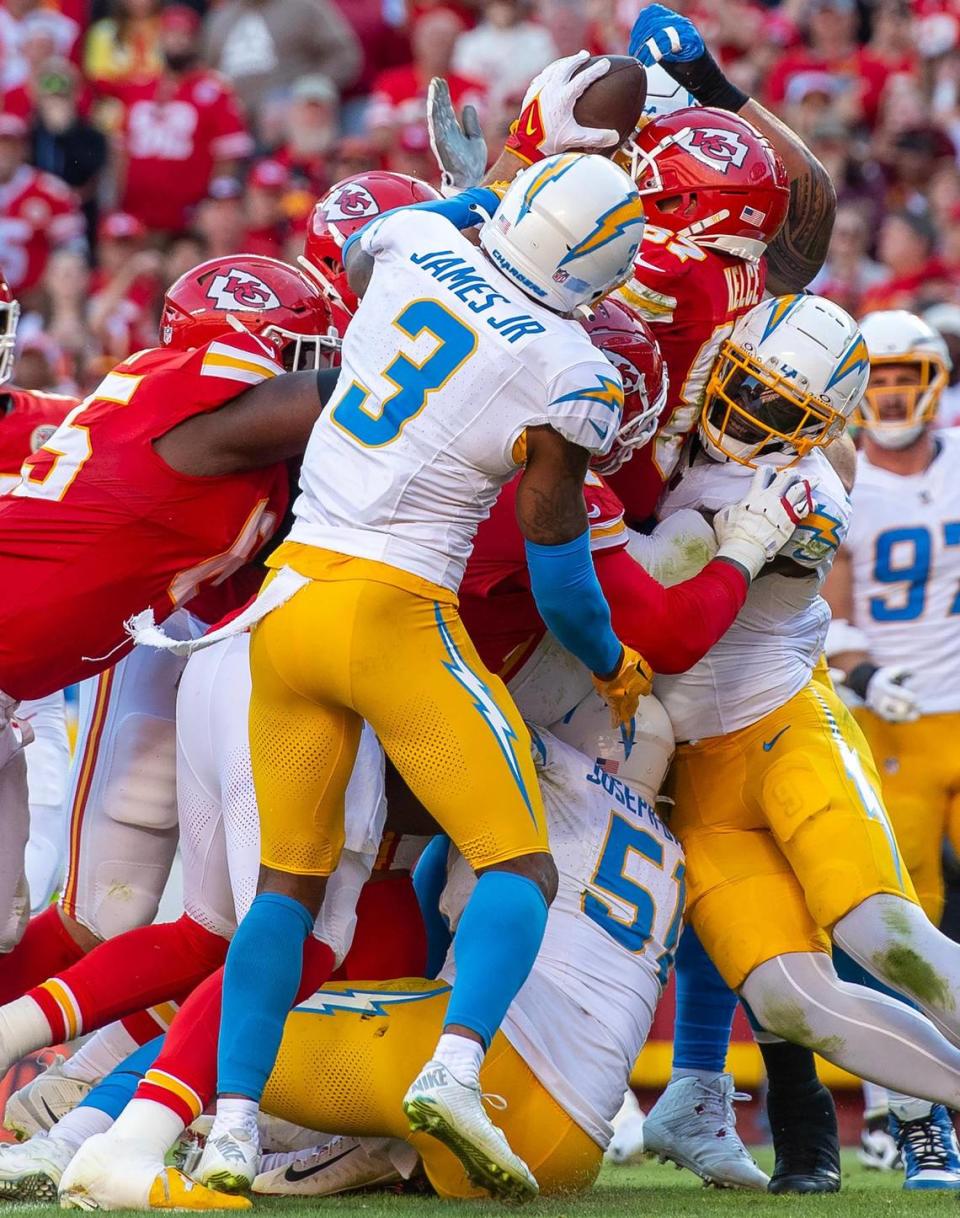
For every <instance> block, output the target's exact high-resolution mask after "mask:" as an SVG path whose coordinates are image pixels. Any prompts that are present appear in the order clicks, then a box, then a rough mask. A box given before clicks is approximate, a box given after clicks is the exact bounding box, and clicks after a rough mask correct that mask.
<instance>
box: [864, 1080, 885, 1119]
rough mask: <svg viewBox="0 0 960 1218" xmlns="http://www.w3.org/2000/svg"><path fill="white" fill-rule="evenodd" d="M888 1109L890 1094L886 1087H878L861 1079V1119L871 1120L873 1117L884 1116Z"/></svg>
mask: <svg viewBox="0 0 960 1218" xmlns="http://www.w3.org/2000/svg"><path fill="white" fill-rule="evenodd" d="M889 1111H890V1094H889V1092H888V1091H887V1089H886V1087H878V1086H877V1084H876V1083H868V1082H867V1080H866V1079H864V1080H863V1119H864V1120H865V1121H871V1120H873V1118H874V1117H880V1116H886V1114H887V1113H888V1112H889Z"/></svg>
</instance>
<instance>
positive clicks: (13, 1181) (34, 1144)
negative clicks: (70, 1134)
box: [0, 1133, 74, 1201]
mask: <svg viewBox="0 0 960 1218" xmlns="http://www.w3.org/2000/svg"><path fill="white" fill-rule="evenodd" d="M73 1154H74V1151H73V1147H72V1146H67V1145H65V1144H64V1143H63V1142H61V1141H60V1139H59V1138H56V1137H51V1135H50V1134H48V1133H37V1134H34V1136H33V1137H32V1138H30V1139H29V1141H27V1142H24V1143H23V1144H22V1145H19V1146H16V1145H15V1146H2V1147H0V1200H2V1201H56V1199H57V1186H58V1185H59V1183H60V1177H61V1176H62V1175H63V1172H64V1169H65V1168H66V1166H67V1164H68V1163H69V1162H70V1160H71V1159H72V1158H73Z"/></svg>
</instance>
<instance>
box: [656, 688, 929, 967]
mask: <svg viewBox="0 0 960 1218" xmlns="http://www.w3.org/2000/svg"><path fill="white" fill-rule="evenodd" d="M668 791H669V794H670V795H671V796H672V798H673V799H674V801H675V807H674V809H673V812H672V814H671V816H670V822H669V823H670V828H671V829H672V830H673V831H674V832H675V833H676V834H677V836H678V838H679V839H680V841H681V843H682V845H683V849H684V852H685V854H686V861H687V917H688V918H689V919H690V921H691V922H692V923H693V925H694V927H695V928H696V931H697V934H698V935H699V936H700V939H701V941H702V943H703V945H704V947H705V948H706V950H707V952H708V953H709V955H710V956H711V958H712V959H713V961H714V963H715V964H716V966H717V968H718V969H719V971H720V972H721V974H722V975H723V978H724V980H725V981H726V982H727V984H728V985H729V986H731V987H732V988H733V989H739V988H740V986H741V985H742V983H743V981H744V979H745V978H746V977H747V976H749V974H750V973H751V972H752V971H753V970H754V969H755V968H756V967H757V966H758V965H760V964H762V963H763V962H764V961H765V960H770V959H772V958H773V957H775V956H779V955H783V954H784V953H787V952H810V951H823V952H827V951H829V950H830V942H829V939H828V937H827V935H826V934H825V933H824V930H823V929H822V928H824V927H826V928H828V929H829V928H831V927H832V926H833V925H834V924H835V923H836V922H838V921H839V920H840V918H842V917H843V916H844V914H846V913H849V912H850V910H851V909H853V908H855V907H856V906H857V905H859V904H860V903H861V901H864V900H866V898H867V897H869V896H872V895H874V894H875V893H879V892H892V893H897V894H899V895H902V896H906V897H907V898H908V899H910V900H914V901H915V900H916V894H915V892H914V889H913V885H912V883H911V881H910V875H909V873H908V871H907V868H906V865H905V863H904V862H903V860H902V858H901V857H900V852H899V849H898V847H897V843H896V839H895V837H894V835H893V830H892V829H891V827H890V824H889V822H888V820H887V817H886V814H885V812H884V808H883V803H882V801H881V797H880V780H879V777H878V775H877V772H876V769H875V767H874V764H873V759H872V757H871V755H870V750H869V749H868V747H867V744H866V741H865V740H864V738H863V735H862V733H861V732H860V729H859V728H858V727H857V725H856V723H855V722H854V721H853V719H852V718H851V716H850V714H849V713H848V712H847V710H846V708H845V707H844V705H843V703H842V702H841V701H840V699H839V698H838V697H837V696H836V694H835V693H834V692H833V691H832V689H831V688H829V686H828V685H827V684H825V683H824V682H822V681H819V680H816V679H814V680H813V681H811V683H810V684H809V685H808V686H807V687H806V688H805V689H803V690H801V691H800V693H798V694H797V695H796V696H795V697H793V698H791V699H790V701H789V702H787V703H785V705H783V706H782V707H780V708H779V709H778V710H776V711H773V712H772V713H771V714H769V715H766V716H765V717H764V718H763V719H761V720H759V721H758V722H757V723H754V724H752V725H751V726H750V727H746V728H743V729H742V730H740V731H737V732H731V733H730V734H729V735H726V736H714V737H712V738H711V739H708V740H701V741H699V742H697V743H696V744H684V745H681V746H680V747H679V748H678V749H677V754H676V758H675V760H674V763H673V768H672V770H671V773H670V778H669V786H668Z"/></svg>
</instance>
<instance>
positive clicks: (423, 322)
mask: <svg viewBox="0 0 960 1218" xmlns="http://www.w3.org/2000/svg"><path fill="white" fill-rule="evenodd" d="M393 325H395V326H396V327H397V329H398V330H400V331H401V332H402V333H403V334H405V335H406V336H407V338H412V339H417V338H419V337H420V335H421V334H423V333H424V331H426V332H427V333H429V334H430V335H432V336H433V338H435V339H436V341H437V345H436V347H435V348H434V349H433V351H431V353H430V354H429V355H428V356H427V358H426V359H425V360H424V361H423V363H422V364H417V363H415V362H414V361H413V360H412V359H410V357H409V356H407V355H404V354H403V353H402V352H401V353H400V354H399V355H397V357H396V358H395V359H394V360H393V361H392V362H391V363H390V364H388V365H387V367H386V368H384V370H383V376H384V377H385V378H386V380H388V381H389V382H390V383H391V384H392V385H396V387H397V389H396V393H392V394H390V396H389V397H387V398H384V400H383V401H382V402H380V403H376V405H377V406H378V409H376V410H371V409H370V408H369V407H368V401H369V399H370V396H371V391H370V390H369V389H367V387H366V386H365V385H361V384H360V382H359V381H354V382H353V384H352V385H351V386H350V388H349V389H348V390H347V392H346V393H345V394H344V395H343V397H342V398H341V399H340V401H339V402H337V404H336V406H334V408H333V410H332V412H331V418H332V419H333V421H334V423H336V425H337V426H338V427H339V428H340V429H341V430H342V431H345V432H346V433H347V435H350V436H353V438H354V439H355V440H358V441H359V442H360V443H361V444H362V445H364V447H365V448H383V447H384V445H386V444H392V443H393V441H394V440H396V439H397V437H398V436H399V435H400V433H401V431H403V429H404V427H405V426H406V424H407V423H409V422H410V420H411V419H414V418H416V416H417V415H418V414H419V413H420V411H421V410H423V408H424V406H426V404H427V399H428V398H429V396H430V394H431V393H435V392H436V391H437V390H438V389H442V388H443V386H444V385H445V384H446V383H447V381H449V380H450V378H451V377H452V376H453V375H454V373H456V372H458V371H459V370H460V368H462V367H463V365H464V364H465V363H466V362H467V360H468V359H469V358H470V356H471V355H473V353H474V351H476V349H477V336H476V334H475V333H474V331H473V330H471V329H470V327H469V326H468V325H465V324H464V323H463V322H462V321H459V320H458V319H457V318H456V317H454V315H453V314H452V313H450V312H448V311H447V310H446V309H445V308H444V307H443V305H442V304H440V302H439V301H438V300H415V301H413V303H412V304H409V305H407V307H406V308H405V309H404V310H403V312H402V313H400V314H399V315H398V316H397V317H395V318H394V320H393Z"/></svg>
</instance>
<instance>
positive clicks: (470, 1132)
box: [403, 1061, 540, 1201]
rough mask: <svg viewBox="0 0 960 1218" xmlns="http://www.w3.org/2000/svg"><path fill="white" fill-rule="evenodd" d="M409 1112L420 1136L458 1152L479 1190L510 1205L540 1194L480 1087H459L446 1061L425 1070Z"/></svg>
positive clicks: (408, 1099)
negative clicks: (487, 1108) (486, 1105)
mask: <svg viewBox="0 0 960 1218" xmlns="http://www.w3.org/2000/svg"><path fill="white" fill-rule="evenodd" d="M491 1098H492V1097H491ZM502 1102H503V1101H501V1103H502ZM504 1106H505V1105H504ZM403 1111H404V1112H405V1113H406V1114H407V1120H408V1121H409V1122H410V1128H411V1129H412V1130H413V1132H414V1133H428V1134H430V1135H431V1137H434V1138H436V1139H437V1141H438V1142H442V1143H443V1145H444V1146H446V1147H447V1149H448V1150H452V1151H453V1153H454V1154H455V1155H456V1156H457V1158H458V1159H459V1160H460V1162H461V1163H462V1164H463V1168H464V1171H465V1172H466V1173H467V1177H468V1179H469V1180H470V1183H471V1184H473V1185H474V1186H475V1187H476V1188H482V1189H486V1191H487V1192H488V1193H490V1195H491V1196H493V1197H499V1198H501V1199H502V1200H504V1201H529V1200H530V1198H531V1197H535V1196H536V1195H537V1193H539V1191H540V1186H539V1185H538V1184H537V1182H536V1180H535V1179H534V1177H533V1173H532V1172H531V1171H530V1169H529V1168H528V1167H527V1165H526V1163H524V1161H523V1160H522V1159H521V1158H520V1157H519V1156H518V1155H515V1154H514V1153H513V1151H512V1150H511V1149H510V1144H509V1143H508V1142H507V1139H506V1138H505V1137H504V1135H503V1130H501V1129H499V1128H498V1127H497V1126H496V1125H494V1123H493V1121H491V1120H490V1118H489V1117H488V1116H487V1114H486V1111H485V1110H484V1107H483V1098H482V1096H481V1094H480V1088H479V1087H468V1086H467V1085H466V1084H465V1083H461V1082H458V1080H457V1079H456V1078H454V1076H453V1075H452V1074H451V1073H450V1071H449V1070H448V1069H447V1067H446V1066H445V1065H444V1064H443V1063H442V1062H438V1061H428V1062H427V1064H426V1065H425V1066H424V1067H423V1069H422V1070H421V1071H420V1074H419V1075H418V1077H417V1078H415V1079H414V1081H413V1082H412V1083H411V1084H410V1089H409V1090H408V1091H407V1094H406V1095H405V1096H404V1097H403Z"/></svg>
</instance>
